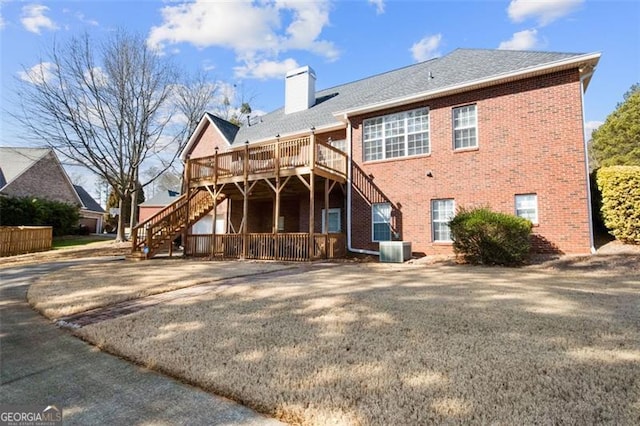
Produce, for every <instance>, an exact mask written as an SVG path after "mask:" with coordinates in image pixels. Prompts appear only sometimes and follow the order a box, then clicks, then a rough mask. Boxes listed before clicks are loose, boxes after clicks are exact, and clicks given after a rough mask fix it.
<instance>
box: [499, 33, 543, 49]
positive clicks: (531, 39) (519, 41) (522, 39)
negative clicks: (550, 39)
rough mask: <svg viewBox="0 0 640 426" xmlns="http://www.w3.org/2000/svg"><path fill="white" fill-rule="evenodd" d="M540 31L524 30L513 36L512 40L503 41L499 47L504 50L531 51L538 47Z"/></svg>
mask: <svg viewBox="0 0 640 426" xmlns="http://www.w3.org/2000/svg"><path fill="white" fill-rule="evenodd" d="M539 45H540V42H539V40H538V30H536V29H535V28H534V29H531V30H524V31H519V32H517V33H514V34H513V37H511V40H507V41H503V42H501V43H500V45H499V46H498V49H502V50H529V49H533V48H535V47H538V46H539Z"/></svg>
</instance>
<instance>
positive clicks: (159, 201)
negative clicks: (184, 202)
mask: <svg viewBox="0 0 640 426" xmlns="http://www.w3.org/2000/svg"><path fill="white" fill-rule="evenodd" d="M179 196H180V192H178V191H172V190H170V189H168V190H167V189H165V190H162V191H158V192H157V193H156V194H155V195H154V196H153V197H151V198H149V199H148V200H146V201H145V202H143V203H141V204H140V205H139V206H138V207H139V208H140V210H139V213H138V221H139V222H144V221H145V220H147V219H149V218H150V217H151V216H153V215H154V214H156V213H158V212H159V211H160V210H162V209H163V208H165V207H167V206H168V205H169V204H171V203H173V202H174V201H175V200H176V199H177V198H178V197H179Z"/></svg>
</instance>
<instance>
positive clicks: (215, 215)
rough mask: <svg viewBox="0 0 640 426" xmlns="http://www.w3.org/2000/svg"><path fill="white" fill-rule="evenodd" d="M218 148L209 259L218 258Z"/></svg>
mask: <svg viewBox="0 0 640 426" xmlns="http://www.w3.org/2000/svg"><path fill="white" fill-rule="evenodd" d="M217 194H218V147H217V146H216V147H215V150H214V153H213V225H212V229H211V254H210V256H209V259H214V258H215V257H216V220H217V218H218V213H217V210H218V196H217Z"/></svg>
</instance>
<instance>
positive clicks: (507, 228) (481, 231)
mask: <svg viewBox="0 0 640 426" xmlns="http://www.w3.org/2000/svg"><path fill="white" fill-rule="evenodd" d="M449 226H450V228H451V235H452V239H453V251H454V252H455V253H456V255H459V256H462V257H463V258H464V260H465V261H467V262H469V263H473V264H483V265H518V264H521V263H523V262H524V261H525V260H526V259H527V258H528V256H529V252H530V250H531V227H532V224H531V222H530V221H529V220H527V219H523V218H520V217H516V216H512V215H508V214H503V213H496V212H493V211H491V210H489V209H487V208H477V209H472V210H466V209H460V210H459V211H458V213H457V214H456V216H455V217H454V218H453V219H452V220H451V222H450V224H449Z"/></svg>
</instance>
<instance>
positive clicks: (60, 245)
mask: <svg viewBox="0 0 640 426" xmlns="http://www.w3.org/2000/svg"><path fill="white" fill-rule="evenodd" d="M109 240H113V236H112V235H109V236H102V235H65V236H62V237H55V238H54V239H53V242H52V247H51V248H52V249H53V250H59V249H64V248H70V247H78V246H84V245H87V244H91V243H95V242H98V241H109Z"/></svg>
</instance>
